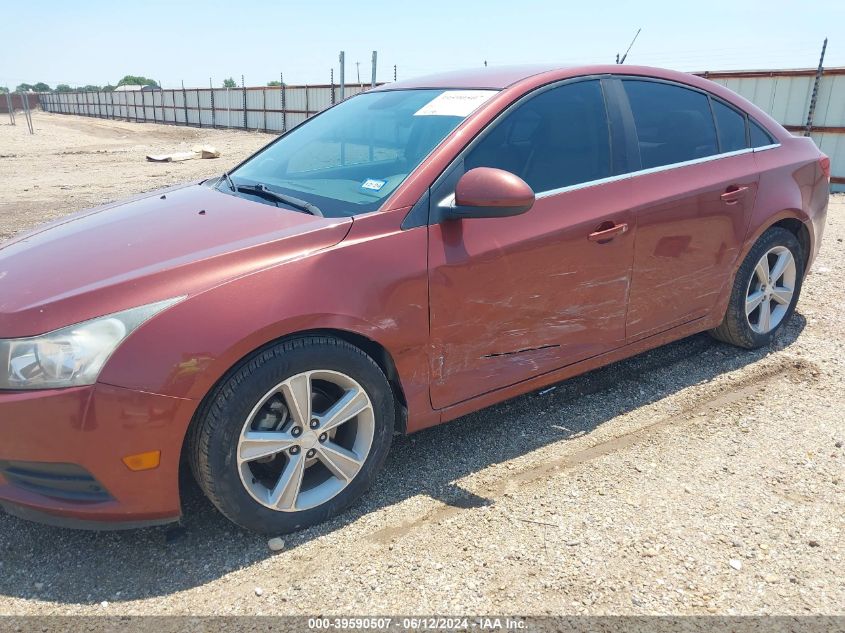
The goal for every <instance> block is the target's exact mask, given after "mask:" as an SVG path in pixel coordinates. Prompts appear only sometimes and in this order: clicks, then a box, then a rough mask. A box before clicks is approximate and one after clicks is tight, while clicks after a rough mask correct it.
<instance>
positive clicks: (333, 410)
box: [189, 336, 396, 534]
mask: <svg viewBox="0 0 845 633" xmlns="http://www.w3.org/2000/svg"><path fill="white" fill-rule="evenodd" d="M395 411H396V407H395V403H394V399H393V392H392V390H391V388H390V384H389V383H388V381H387V378H386V377H385V374H384V372H383V371H382V369H381V368H380V367H379V366H378V365H377V364H376V363H375V361H374V360H373V359H372V358H370V357H369V356H367V354H365V353H364V352H363V351H362V350H360V349H359V348H357V347H354V346H353V345H350V344H349V343H346V342H345V341H341V340H338V339H335V338H330V337H325V336H308V337H301V338H293V339H289V340H286V341H283V342H281V343H278V344H276V345H274V346H272V347H269V348H266V349H264V350H261V351H260V352H258V353H256V354H255V355H253V356H251V357H249V358H246V359H244V360H243V361H242V362H241V363H240V364H239V365H238V366H237V367H236V368H235V369H234V370H233V371H232V372H230V375H229V376H228V377H227V378H226V379H224V380H223V381H221V383H220V385H218V387H217V388H216V389H215V391H214V392H213V393H212V394H211V395H210V396H209V398H207V399H206V401H205V402H204V404H203V407H202V408H201V409H200V411H199V412H198V417H197V420H196V421H195V424H194V426H193V428H192V435H191V438H190V452H189V455H190V457H191V466H192V469H193V471H194V475H195V477H196V479H197V481H198V482H199V484H200V487H201V488H202V489H203V491H204V492H205V493H206V495H207V496H208V498H209V499H210V500H211V501H212V503H214V505H216V506H217V507H218V508H219V509H220V511H221V512H222V513H223V514H224V515H226V516H227V517H228V518H230V519H231V520H232V521H234V522H235V523H237V524H238V525H241V526H243V527H246V528H248V529H251V530H254V531H257V532H264V533H272V534H279V533H284V532H290V531H292V530H296V529H300V528H303V527H307V526H309V525H313V524H315V523H319V522H321V521H324V520H326V519H327V518H329V517H332V516H334V515H336V514H337V513H339V512H341V511H342V510H344V509H345V508H346V507H348V506H349V505H350V504H351V503H352V502H354V501H355V500H356V499H357V498H358V497H360V496H361V495H362V494H363V493H364V492H365V491H366V490H367V488H368V487H369V486H370V484H371V483H372V481H373V479H374V478H375V476H376V474H377V473H378V471H379V469H380V468H381V465H382V464H383V463H384V459H385V456H386V455H387V451H388V449H389V448H390V441H391V439H392V435H393V426H394V417H395Z"/></svg>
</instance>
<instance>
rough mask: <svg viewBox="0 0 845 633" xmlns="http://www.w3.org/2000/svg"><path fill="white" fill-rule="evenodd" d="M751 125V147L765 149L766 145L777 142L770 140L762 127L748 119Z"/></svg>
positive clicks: (770, 137)
mask: <svg viewBox="0 0 845 633" xmlns="http://www.w3.org/2000/svg"><path fill="white" fill-rule="evenodd" d="M748 122H749V123H750V125H751V147H765V146H766V145H775V144H776V143H777V141H776V140H775V139H774V138H772V135H771V134H769V133H768V132H767V131H766V130H764V129H763V126H762V125H760V124H759V123H757V121H755V120H753V119H749V120H748Z"/></svg>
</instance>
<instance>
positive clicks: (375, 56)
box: [370, 51, 378, 88]
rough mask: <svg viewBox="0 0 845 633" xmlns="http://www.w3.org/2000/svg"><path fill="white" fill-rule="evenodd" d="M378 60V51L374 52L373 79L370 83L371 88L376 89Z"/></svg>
mask: <svg viewBox="0 0 845 633" xmlns="http://www.w3.org/2000/svg"><path fill="white" fill-rule="evenodd" d="M377 59H378V51H373V78H372V81H371V82H370V88H375V87H376V60H377Z"/></svg>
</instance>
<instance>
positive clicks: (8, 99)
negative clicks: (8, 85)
mask: <svg viewBox="0 0 845 633" xmlns="http://www.w3.org/2000/svg"><path fill="white" fill-rule="evenodd" d="M6 106H7V107H8V108H9V122H10V123H11V124H12V125H14V124H15V108H14V105H13V104H12V95H11V93H9V92H7V93H6Z"/></svg>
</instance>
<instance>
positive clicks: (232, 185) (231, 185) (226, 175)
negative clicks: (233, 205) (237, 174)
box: [217, 171, 238, 191]
mask: <svg viewBox="0 0 845 633" xmlns="http://www.w3.org/2000/svg"><path fill="white" fill-rule="evenodd" d="M223 180H225V181H226V184H227V185H229V189H231V190H232V191H237V190H238V188H237V187H235V183H234V182H232V177H231V176H230V175H229V172H228V171H224V172H223ZM217 184H220V183H219V182H218V183H217Z"/></svg>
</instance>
